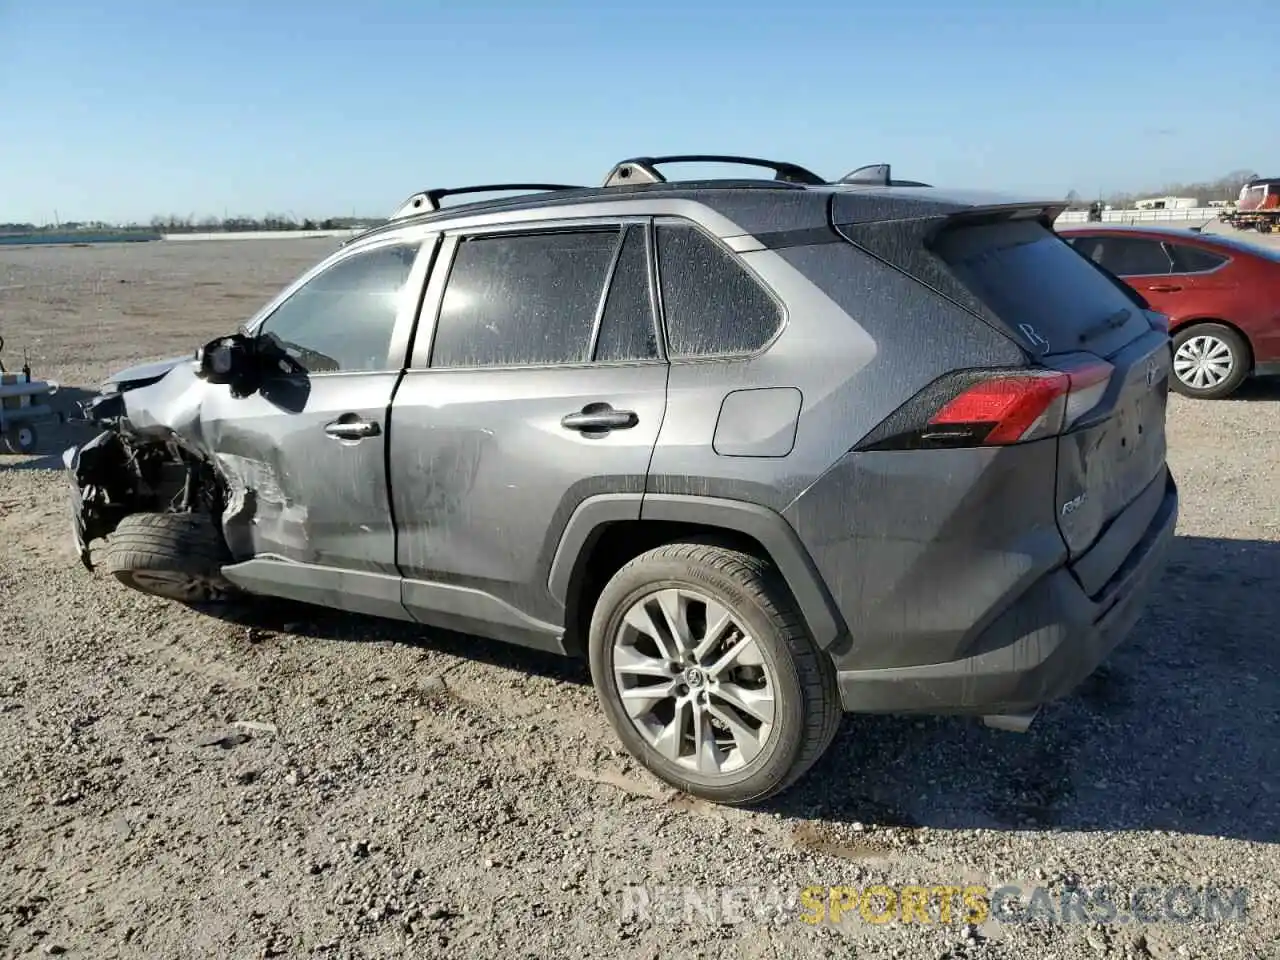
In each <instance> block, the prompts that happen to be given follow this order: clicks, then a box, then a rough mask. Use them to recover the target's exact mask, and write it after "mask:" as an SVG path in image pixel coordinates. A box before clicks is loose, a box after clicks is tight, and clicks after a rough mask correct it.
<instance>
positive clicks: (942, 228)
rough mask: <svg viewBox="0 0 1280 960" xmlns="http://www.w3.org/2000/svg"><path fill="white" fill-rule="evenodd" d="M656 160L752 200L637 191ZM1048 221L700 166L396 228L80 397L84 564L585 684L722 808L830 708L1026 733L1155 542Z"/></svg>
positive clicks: (916, 196)
mask: <svg viewBox="0 0 1280 960" xmlns="http://www.w3.org/2000/svg"><path fill="white" fill-rule="evenodd" d="M691 160H693V161H707V160H710V161H717V162H726V163H741V164H747V165H752V166H755V167H758V168H763V169H766V170H770V171H772V173H773V175H772V177H768V178H760V179H756V178H750V177H747V178H743V179H710V180H674V179H668V178H667V177H666V176H665V175H664V174H663V173H662V172H661V171H660V170H659V167H663V166H665V165H666V164H668V163H676V162H680V161H691ZM499 190H506V191H509V192H510V193H511V194H512V195H511V196H506V197H501V198H498V199H488V200H480V201H475V200H474V199H470V200H469V201H464V202H462V203H459V204H451V205H446V206H444V207H442V206H441V205H440V201H441V200H442V199H444V198H445V197H447V196H451V195H455V194H467V193H475V192H496V191H499ZM1063 205H1064V204H1063V202H1061V201H1051V202H1045V201H1019V200H1010V199H1008V198H1003V197H993V196H986V195H978V194H967V193H957V192H947V191H943V190H940V189H937V188H934V187H930V186H927V185H924V184H920V183H917V182H914V181H897V180H893V179H892V178H891V176H890V173H889V170H888V167H887V166H876V167H871V168H862V169H860V170H858V171H855V172H854V173H853V174H850V175H849V176H847V177H845V178H842V179H841V180H837V181H827V180H825V179H824V178H822V177H820V176H818V175H816V174H814V173H812V172H811V171H809V170H807V169H805V168H803V167H800V166H797V165H795V164H790V163H779V162H773V161H767V160H758V159H755V158H741V157H705V156H701V157H665V158H661V157H660V158H638V159H634V160H628V161H624V162H623V163H620V164H618V165H617V166H616V167H615V168H614V169H613V170H612V171H611V172H610V174H609V176H608V177H607V179H606V181H605V183H604V184H603V185H602V186H600V187H596V188H587V187H572V186H563V185H557V184H506V185H492V184H490V185H485V186H480V187H467V188H461V189H455V190H431V191H426V192H424V193H420V194H416V195H415V196H413V197H411V198H409V199H408V200H407V201H406V202H405V203H404V205H403V207H402V208H401V209H400V210H399V211H398V212H397V213H396V214H395V215H394V216H393V217H392V218H390V220H389V221H388V222H387V223H385V224H382V225H379V226H377V227H375V228H373V229H372V230H369V231H368V232H366V233H364V234H362V235H360V236H358V237H356V238H354V239H352V240H350V241H348V242H347V243H345V244H343V245H342V246H341V247H340V248H339V249H337V250H336V251H335V252H334V253H333V254H332V255H330V256H328V257H327V258H326V259H324V260H323V262H321V263H319V264H318V265H316V266H315V267H314V268H313V269H311V270H310V271H309V272H307V273H306V274H305V275H303V276H302V277H300V278H299V279H298V280H297V281H296V282H295V283H293V284H292V285H291V286H289V287H288V288H287V289H285V290H284V291H282V292H281V293H280V295H279V296H278V297H277V298H276V299H275V300H273V301H272V302H271V303H269V304H267V305H266V306H265V307H264V308H263V309H262V310H261V311H260V312H259V313H258V314H257V315H256V316H254V317H252V318H251V319H249V320H248V321H247V322H246V323H245V324H244V326H243V327H242V328H241V329H240V330H239V331H238V332H236V333H233V334H230V335H228V336H225V337H222V338H219V339H218V340H215V341H213V342H212V343H210V344H208V345H207V346H205V347H203V348H201V349H200V350H199V351H197V352H196V353H195V355H194V356H192V357H190V358H185V359H182V360H178V361H169V362H166V363H161V364H158V365H152V366H149V367H144V368H137V369H135V370H133V371H127V372H125V373H124V374H121V375H119V376H117V377H115V378H113V379H112V381H111V382H109V383H108V384H106V385H105V386H104V388H103V391H102V393H101V394H100V395H99V396H97V397H95V398H94V399H93V400H92V401H91V402H90V403H89V404H88V405H87V406H86V410H87V413H88V415H89V417H90V418H91V419H93V420H95V421H96V422H97V423H99V424H100V425H101V426H102V428H103V429H102V431H101V432H100V433H99V435H98V436H97V437H96V438H94V439H92V440H90V441H89V442H87V443H85V444H84V445H82V446H79V447H75V448H72V449H70V450H68V451H67V452H66V454H65V462H66V466H67V469H68V471H69V474H70V477H71V481H72V501H73V503H72V506H73V528H74V536H75V542H76V545H77V549H78V550H79V551H80V555H81V557H82V559H83V560H84V562H85V563H86V565H88V566H90V567H91V568H92V567H93V566H94V565H95V564H97V563H101V564H102V565H104V566H105V568H106V569H107V570H108V571H109V572H110V573H111V574H113V575H114V576H115V577H116V578H118V579H119V580H120V581H122V582H123V583H124V584H126V585H128V586H130V587H133V588H135V589H138V590H142V591H147V592H150V593H152V594H157V595H160V596H162V597H168V598H172V599H176V600H180V601H184V602H189V603H200V604H204V603H211V602H215V601H219V600H222V599H225V598H227V597H231V596H235V595H240V596H244V595H254V594H257V595H269V596H275V597H284V598H290V599H293V600H297V601H303V602H307V603H311V604H318V605H321V606H325V607H330V608H337V609H342V610H349V611H357V612H360V613H364V614H372V615H378V616H384V617H396V618H399V619H402V620H408V621H413V622H417V623H421V624H423V625H424V626H428V627H435V628H448V629H453V630H458V631H464V632H467V633H470V634H472V635H483V636H488V637H492V638H498V639H501V640H506V641H510V642H513V643H518V644H527V645H530V646H533V647H538V648H541V649H544V650H549V651H555V652H557V653H562V654H568V655H581V656H585V658H586V659H587V660H588V661H589V663H590V669H591V675H592V678H593V681H594V684H595V687H596V689H597V691H598V697H599V701H600V704H601V707H602V710H603V712H604V714H605V716H606V717H607V718H608V720H609V722H610V724H611V725H612V726H613V728H614V730H615V731H616V733H617V736H618V737H619V738H620V739H621V741H622V743H623V744H624V745H625V747H626V748H627V749H628V750H629V751H630V752H631V753H632V754H634V755H635V756H636V757H637V758H638V759H639V760H640V761H641V762H642V763H643V764H645V765H646V766H647V767H648V768H649V769H650V770H651V771H653V772H654V773H655V774H656V775H657V776H659V777H660V778H662V779H663V780H665V781H666V782H668V783H669V784H671V785H673V786H675V787H677V788H679V789H681V790H684V791H687V792H689V793H692V794H696V795H699V796H703V797H706V798H709V799H712V800H716V801H720V802H725V803H746V802H751V801H756V800H759V799H762V798H764V797H766V796H769V795H770V794H774V793H777V792H778V791H780V790H782V789H784V788H786V787H787V786H789V785H790V784H792V783H793V782H795V781H796V780H797V778H799V777H800V776H801V775H802V774H803V773H804V772H805V771H806V770H807V769H808V768H809V767H810V766H811V765H812V764H813V763H814V761H816V760H817V759H818V758H819V756H821V755H822V753H823V752H824V751H825V750H826V749H827V747H828V746H829V744H830V743H831V741H832V738H833V736H834V734H835V731H836V728H837V726H838V724H839V720H840V717H841V716H842V714H843V712H846V711H848V712H891V713H931V714H969V715H974V716H980V717H983V718H985V719H986V721H987V722H988V723H989V724H991V725H993V726H1002V727H1007V728H1013V729H1025V728H1026V725H1027V724H1028V723H1030V721H1031V717H1032V716H1034V714H1035V712H1036V710H1037V709H1038V708H1039V707H1040V705H1042V704H1044V703H1046V702H1048V701H1050V700H1053V699H1055V698H1058V697H1061V696H1063V695H1065V694H1067V693H1068V692H1070V691H1071V690H1072V689H1073V688H1074V687H1075V686H1076V685H1077V684H1078V683H1079V682H1080V681H1081V680H1083V679H1084V678H1085V677H1086V676H1087V675H1089V674H1090V673H1091V672H1092V671H1093V670H1094V668H1095V667H1096V666H1097V665H1098V664H1099V662H1100V661H1101V660H1102V659H1103V658H1104V657H1105V656H1106V655H1107V654H1108V652H1109V651H1110V650H1111V649H1112V647H1113V646H1114V645H1115V644H1116V643H1118V642H1119V641H1120V640H1121V639H1122V638H1123V637H1124V636H1125V635H1126V633H1128V632H1129V630H1130V628H1131V626H1132V625H1133V624H1134V622H1135V620H1136V619H1137V618H1138V616H1139V614H1140V612H1141V609H1142V607H1143V605H1144V602H1145V600H1146V598H1147V597H1148V595H1149V594H1150V592H1151V589H1152V586H1153V584H1154V582H1155V580H1156V578H1157V575H1158V571H1159V569H1160V566H1161V561H1162V559H1163V557H1164V555H1165V554H1166V552H1167V547H1168V545H1169V543H1170V539H1171V537H1172V535H1173V530H1174V525H1175V520H1176V516H1177V502H1178V500H1177V490H1176V487H1175V483H1174V480H1173V478H1172V477H1171V476H1170V473H1169V470H1168V469H1167V467H1166V462H1165V411H1166V402H1167V395H1168V388H1169V373H1170V367H1171V353H1170V342H1169V335H1168V328H1167V323H1166V321H1165V318H1164V317H1162V316H1160V315H1158V314H1156V313H1154V312H1153V311H1151V310H1150V309H1149V308H1148V307H1147V305H1146V303H1145V302H1144V301H1143V300H1142V299H1141V297H1140V296H1139V295H1137V294H1136V293H1135V292H1133V291H1131V290H1128V288H1126V287H1125V286H1124V285H1123V284H1122V283H1120V282H1119V281H1117V280H1116V279H1115V278H1114V277H1113V276H1111V275H1109V274H1108V273H1106V272H1105V271H1103V270H1102V269H1100V268H1098V267H1095V266H1094V265H1093V264H1092V263H1090V262H1089V261H1088V260H1086V259H1085V258H1084V257H1083V256H1081V255H1080V254H1078V253H1076V252H1075V251H1074V250H1073V249H1072V248H1071V246H1070V245H1068V244H1067V243H1065V242H1064V241H1063V240H1062V239H1061V238H1059V237H1058V236H1057V235H1056V234H1055V233H1054V231H1053V228H1052V224H1053V220H1054V218H1055V217H1056V215H1057V214H1058V213H1059V212H1060V211H1061V210H1062V208H1063ZM103 538H105V546H104V547H103V548H101V549H97V550H95V551H94V553H91V551H90V546H91V544H93V542H94V541H97V540H99V539H103Z"/></svg>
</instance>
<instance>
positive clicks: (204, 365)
mask: <svg viewBox="0 0 1280 960" xmlns="http://www.w3.org/2000/svg"><path fill="white" fill-rule="evenodd" d="M256 346H257V345H256V343H255V342H254V340H253V339H252V338H250V337H246V336H245V335H244V334H241V333H235V334H232V335H231V336H229V337H219V338H218V339H217V340H211V341H209V342H208V343H206V344H205V345H204V346H203V347H201V348H200V349H199V350H197V351H196V362H197V364H198V372H197V376H199V377H200V379H202V380H207V381H208V382H209V383H225V384H227V385H229V386H230V387H231V395H232V396H233V397H247V396H249V395H251V394H253V393H255V392H256V391H257V390H258V388H259V387H260V386H261V385H262V364H261V361H260V359H259V357H258V351H257V349H256Z"/></svg>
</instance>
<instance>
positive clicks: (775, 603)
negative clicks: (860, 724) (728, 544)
mask: <svg viewBox="0 0 1280 960" xmlns="http://www.w3.org/2000/svg"><path fill="white" fill-rule="evenodd" d="M589 655H590V661H591V677H592V680H593V682H594V684H595V688H596V693H597V696H598V698H599V700H600V704H601V707H602V708H603V710H604V712H605V715H606V716H607V717H608V719H609V723H610V724H611V725H612V727H613V729H614V731H615V732H616V733H617V735H618V738H619V739H620V740H621V741H622V744H623V746H624V747H625V748H626V749H627V751H628V752H629V753H630V754H631V755H632V756H634V757H635V758H636V759H637V760H638V761H639V762H640V763H641V764H643V765H644V766H645V767H646V768H647V769H648V770H649V771H650V772H652V773H653V774H654V775H655V776H657V777H659V778H660V779H662V780H664V781H666V782H667V783H669V784H671V785H672V786H674V787H675V788H677V789H678V790H681V791H684V792H685V793H689V794H692V795H694V796H698V797H702V798H705V799H707V800H711V801H714V802H716V803H724V804H747V803H755V802H758V801H761V800H764V799H765V798H767V797H770V796H773V795H775V794H777V793H780V792H782V791H783V790H785V789H787V788H788V787H790V786H791V785H792V784H794V783H795V782H796V781H797V780H798V779H800V777H801V776H803V775H804V773H805V772H806V771H808V769H809V768H810V767H811V766H812V765H813V764H814V763H815V762H816V761H817V760H818V758H819V757H821V756H822V754H823V753H824V752H825V751H826V750H827V748H828V747H829V746H830V745H831V741H832V739H833V738H834V737H835V733H836V730H837V729H838V727H839V724H840V718H841V716H842V711H841V705H840V695H839V690H838V688H837V686H836V677H835V668H834V666H833V665H832V663H831V660H830V658H829V657H828V656H827V655H826V653H824V652H823V651H822V650H819V649H818V648H817V647H816V646H815V645H814V643H813V640H812V639H811V638H810V637H809V634H808V632H807V630H806V629H805V626H804V622H803V620H802V618H801V616H800V613H799V610H798V609H797V607H796V605H795V601H794V600H793V599H792V597H791V594H790V591H789V590H788V589H787V586H786V584H785V582H784V581H783V580H782V577H781V576H780V575H779V573H778V572H777V570H776V568H774V566H773V565H772V564H771V563H769V562H768V561H766V560H763V559H761V558H759V557H756V556H753V555H751V554H748V553H743V552H741V551H737V550H730V549H726V548H723V547H718V546H711V545H706V544H696V543H681V544H671V545H668V546H664V547H659V548H657V549H654V550H650V551H648V552H647V553H643V554H641V555H640V556H638V557H636V558H635V559H634V560H632V561H630V562H629V563H627V564H626V565H625V566H624V567H622V569H621V570H619V571H618V572H617V573H616V574H614V576H613V578H612V579H611V580H610V581H609V583H608V584H607V585H606V586H605V588H604V591H603V592H602V593H601V594H600V598H599V600H598V601H597V603H596V606H595V610H594V613H593V615H592V619H591V633H590V639H589Z"/></svg>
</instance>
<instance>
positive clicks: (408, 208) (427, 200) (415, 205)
mask: <svg viewBox="0 0 1280 960" xmlns="http://www.w3.org/2000/svg"><path fill="white" fill-rule="evenodd" d="M584 189H586V188H585V187H581V186H575V185H572V184H564V183H481V184H477V185H476V186H474V187H437V188H436V189H435V190H423V191H422V192H421V193H415V194H414V195H413V196H412V197H410V198H409V199H408V200H406V201H405V202H404V203H402V204H400V207H399V209H398V210H396V212H395V213H394V214H392V215H391V217H390V218H389V219H391V220H401V219H403V218H404V217H411V216H413V215H414V214H417V213H431V212H434V211H436V210H439V209H440V201H441V200H443V199H444V198H445V197H456V196H458V195H459V194H464V193H499V192H504V191H505V192H511V193H514V192H517V191H518V192H521V193H535V192H537V191H540V190H584Z"/></svg>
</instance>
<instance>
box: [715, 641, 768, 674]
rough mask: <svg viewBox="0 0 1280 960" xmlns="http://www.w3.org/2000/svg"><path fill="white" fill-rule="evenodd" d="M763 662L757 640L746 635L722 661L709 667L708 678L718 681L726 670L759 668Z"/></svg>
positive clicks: (723, 656)
mask: <svg viewBox="0 0 1280 960" xmlns="http://www.w3.org/2000/svg"><path fill="white" fill-rule="evenodd" d="M762 662H763V661H762V659H761V657H760V651H759V650H758V649H757V648H756V642H755V640H753V639H752V638H751V637H749V636H745V635H744V636H743V637H742V639H741V640H739V641H738V642H737V643H735V644H734V645H733V646H731V647H730V648H729V649H728V650H727V651H725V653H724V654H723V655H722V656H721V657H720V659H718V660H717V661H716V662H715V663H713V664H708V665H707V667H706V671H707V676H709V677H711V678H713V679H718V678H719V677H720V676H721V674H723V673H724V672H725V671H726V670H732V669H733V668H734V667H753V666H759V665H760V664H761V663H762Z"/></svg>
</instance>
